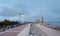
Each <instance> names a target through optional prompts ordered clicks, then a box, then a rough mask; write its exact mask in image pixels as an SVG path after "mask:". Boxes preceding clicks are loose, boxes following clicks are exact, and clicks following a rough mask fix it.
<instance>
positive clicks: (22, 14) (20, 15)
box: [19, 13, 24, 22]
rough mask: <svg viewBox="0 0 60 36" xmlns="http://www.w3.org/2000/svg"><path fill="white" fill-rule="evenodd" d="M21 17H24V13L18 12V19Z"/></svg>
mask: <svg viewBox="0 0 60 36" xmlns="http://www.w3.org/2000/svg"><path fill="white" fill-rule="evenodd" d="M21 17H24V13H20V14H19V21H20V22H21V20H22V18H21Z"/></svg>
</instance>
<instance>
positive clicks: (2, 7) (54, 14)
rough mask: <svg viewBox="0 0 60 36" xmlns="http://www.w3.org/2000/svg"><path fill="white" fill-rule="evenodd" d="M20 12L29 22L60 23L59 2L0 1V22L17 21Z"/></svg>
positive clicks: (49, 0) (40, 0) (45, 0)
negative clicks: (43, 19) (38, 20)
mask: <svg viewBox="0 0 60 36" xmlns="http://www.w3.org/2000/svg"><path fill="white" fill-rule="evenodd" d="M22 12H23V13H25V16H27V17H29V18H30V19H31V20H34V19H36V18H40V19H41V18H42V16H44V17H45V21H60V0H0V20H4V19H10V20H18V19H19V18H18V17H19V16H18V15H19V13H22Z"/></svg>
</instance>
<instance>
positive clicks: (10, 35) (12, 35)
mask: <svg viewBox="0 0 60 36" xmlns="http://www.w3.org/2000/svg"><path fill="white" fill-rule="evenodd" d="M26 26H27V25H22V26H19V27H16V28H13V29H10V30H8V31H5V32H1V33H0V36H16V35H17V34H18V33H20V31H22V30H23V29H24V28H25V27H26Z"/></svg>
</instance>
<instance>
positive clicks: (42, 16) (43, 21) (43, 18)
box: [42, 16, 44, 25]
mask: <svg viewBox="0 0 60 36" xmlns="http://www.w3.org/2000/svg"><path fill="white" fill-rule="evenodd" d="M42 25H44V16H42Z"/></svg>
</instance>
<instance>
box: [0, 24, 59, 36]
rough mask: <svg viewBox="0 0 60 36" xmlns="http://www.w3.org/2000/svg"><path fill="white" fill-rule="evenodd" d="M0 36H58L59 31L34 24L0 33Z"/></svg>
mask: <svg viewBox="0 0 60 36" xmlns="http://www.w3.org/2000/svg"><path fill="white" fill-rule="evenodd" d="M0 36H60V31H59V30H55V29H51V28H49V27H46V26H43V25H40V23H34V24H25V25H22V26H19V27H16V28H13V29H10V30H8V31H5V32H1V33H0Z"/></svg>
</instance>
